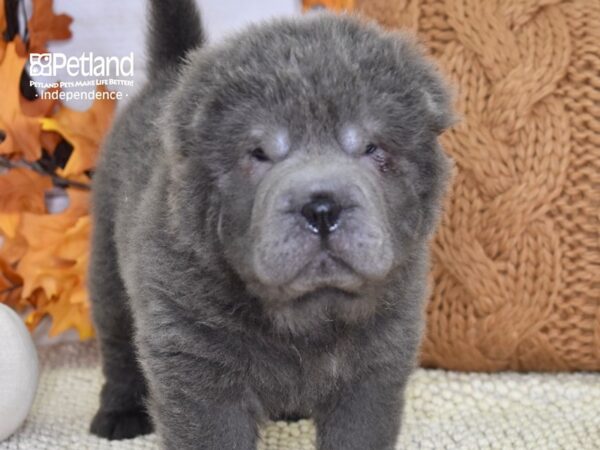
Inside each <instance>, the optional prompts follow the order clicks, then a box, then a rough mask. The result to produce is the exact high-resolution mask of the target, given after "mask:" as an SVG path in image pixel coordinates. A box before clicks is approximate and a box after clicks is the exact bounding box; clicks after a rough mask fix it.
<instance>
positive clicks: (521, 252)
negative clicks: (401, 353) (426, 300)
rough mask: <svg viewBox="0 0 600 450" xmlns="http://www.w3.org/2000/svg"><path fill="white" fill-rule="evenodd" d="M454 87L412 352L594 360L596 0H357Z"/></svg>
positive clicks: (595, 363)
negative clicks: (418, 336) (445, 186)
mask: <svg viewBox="0 0 600 450" xmlns="http://www.w3.org/2000/svg"><path fill="white" fill-rule="evenodd" d="M355 7H356V9H358V10H359V11H361V12H363V13H365V14H366V15H368V16H371V17H373V18H375V19H377V20H378V21H379V22H381V23H382V24H384V25H385V26H388V27H391V28H399V27H402V28H405V29H406V28H408V29H410V30H413V31H416V33H417V35H418V37H419V39H420V40H421V41H422V42H423V43H424V45H425V47H426V49H427V50H428V52H429V53H430V54H431V55H432V56H433V57H434V58H435V59H436V60H437V61H438V63H439V66H440V67H441V69H442V71H443V72H444V73H446V74H447V75H448V76H449V78H450V81H451V83H453V84H454V85H455V87H456V107H457V110H458V112H459V115H460V122H459V123H458V124H457V126H455V127H453V128H452V129H451V130H450V131H448V132H447V133H445V134H444V136H443V137H442V141H443V144H444V146H445V149H446V150H447V152H448V153H449V154H450V155H451V156H452V157H453V158H454V160H455V163H456V171H455V178H454V185H453V188H452V192H451V195H450V196H449V198H448V201H447V206H446V209H445V215H444V217H443V219H442V224H441V226H440V228H439V230H438V233H437V235H436V237H435V240H434V242H433V255H432V256H433V262H434V264H433V270H432V295H431V301H430V304H429V309H428V320H429V324H428V333H427V336H426V339H425V341H424V346H423V357H422V362H423V364H424V365H425V366H429V367H431V366H434V367H444V368H449V369H455V370H483V371H494V370H507V369H510V370H574V369H585V370H600V236H599V227H600V223H599V215H600V1H598V0H570V1H560V0H486V1H482V0H446V1H444V0H356V1H355Z"/></svg>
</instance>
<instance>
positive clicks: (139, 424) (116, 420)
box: [90, 410, 154, 441]
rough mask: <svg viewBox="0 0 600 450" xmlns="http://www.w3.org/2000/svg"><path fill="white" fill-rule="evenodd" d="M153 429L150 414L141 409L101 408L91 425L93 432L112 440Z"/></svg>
mask: <svg viewBox="0 0 600 450" xmlns="http://www.w3.org/2000/svg"><path fill="white" fill-rule="evenodd" d="M153 430H154V427H153V426H152V422H151V420H150V417H149V416H148V414H147V413H146V412H145V411H139V410H135V411H120V412H116V411H112V412H106V411H103V410H99V411H98V412H97V413H96V416H95V417H94V420H92V424H91V426H90V431H91V432H92V433H93V434H95V435H96V436H100V437H103V438H106V439H108V440H111V441H112V440H119V439H131V438H134V437H136V436H141V435H143V434H149V433H152V431H153Z"/></svg>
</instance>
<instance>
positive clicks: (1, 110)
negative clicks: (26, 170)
mask: <svg viewBox="0 0 600 450" xmlns="http://www.w3.org/2000/svg"><path fill="white" fill-rule="evenodd" d="M17 40H18V38H17V39H16V41H17ZM15 45H16V44H15V41H13V42H9V43H8V44H7V46H6V52H5V55H4V59H3V60H2V62H1V63H0V86H2V105H1V107H0V130H1V131H2V132H3V133H4V135H5V138H4V140H3V141H2V142H0V155H8V156H15V155H21V156H23V158H25V159H27V160H29V161H35V160H37V159H39V158H40V156H41V145H40V133H41V126H40V123H39V120H38V119H35V118H33V117H29V116H27V115H25V113H24V111H23V108H22V105H21V97H22V96H21V93H20V91H19V81H20V79H21V73H22V72H23V67H24V66H25V61H26V58H23V57H20V56H19V55H17V52H16V50H15ZM37 101H38V100H36V101H33V102H32V103H36V102H37ZM44 106H47V105H46V104H45V103H44Z"/></svg>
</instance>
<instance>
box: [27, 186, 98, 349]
mask: <svg viewBox="0 0 600 450" xmlns="http://www.w3.org/2000/svg"><path fill="white" fill-rule="evenodd" d="M69 200H70V205H69V207H68V208H67V209H66V210H65V211H63V212H62V213H59V214H45V215H39V214H30V213H25V214H23V218H22V221H21V224H20V226H19V230H18V231H19V233H20V234H21V235H22V236H25V238H26V240H27V244H28V247H27V252H26V253H25V255H24V256H23V257H22V258H21V259H20V261H19V263H18V265H17V269H16V271H17V273H18V274H19V275H20V276H21V277H22V278H23V291H22V297H23V299H22V302H23V303H25V304H28V305H31V306H32V307H33V311H32V312H31V314H30V317H28V320H27V323H28V324H29V325H30V326H32V327H34V326H35V325H36V324H37V323H38V322H39V320H41V317H43V316H44V315H49V316H50V317H51V318H52V328H51V332H50V333H51V335H55V334H58V333H61V332H63V331H65V330H67V329H68V328H72V327H74V328H76V329H77V330H78V332H79V334H80V337H81V338H82V339H85V338H87V337H90V336H91V334H92V325H91V321H90V317H89V303H88V301H87V291H86V271H87V264H88V258H89V235H90V226H91V221H90V217H89V215H88V213H89V210H88V209H89V205H88V203H89V193H87V192H82V191H74V190H69Z"/></svg>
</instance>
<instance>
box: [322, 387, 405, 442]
mask: <svg viewBox="0 0 600 450" xmlns="http://www.w3.org/2000/svg"><path fill="white" fill-rule="evenodd" d="M404 386H405V383H404V382H402V383H389V382H384V381H380V380H377V379H372V380H368V381H364V382H361V383H358V384H354V385H351V386H348V387H347V388H346V389H344V390H343V391H342V392H340V393H339V394H338V396H337V398H336V399H335V401H334V403H333V404H332V405H329V407H325V408H323V409H322V410H320V411H319V413H318V414H317V416H316V418H315V420H316V424H317V443H318V445H317V448H318V450H365V449H369V450H393V449H394V446H395V444H396V440H397V437H398V433H399V431H400V421H401V416H402V407H403V403H404V400H403V398H404V395H403V391H404Z"/></svg>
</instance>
